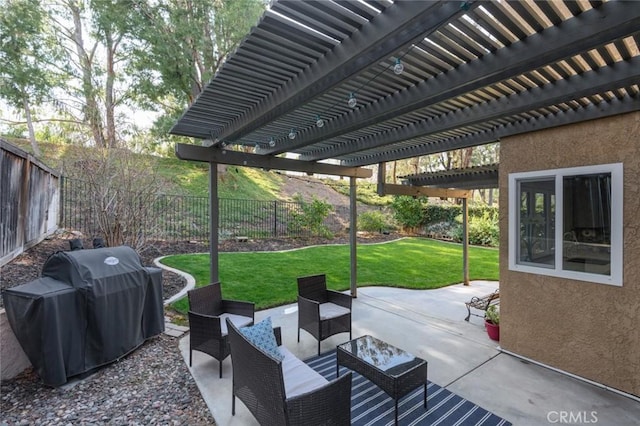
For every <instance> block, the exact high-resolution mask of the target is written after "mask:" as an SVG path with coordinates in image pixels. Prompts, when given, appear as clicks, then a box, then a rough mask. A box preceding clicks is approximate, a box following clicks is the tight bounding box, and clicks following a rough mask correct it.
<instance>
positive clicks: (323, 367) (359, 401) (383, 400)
mask: <svg viewBox="0 0 640 426" xmlns="http://www.w3.org/2000/svg"><path fill="white" fill-rule="evenodd" d="M305 362H306V363H307V364H309V366H310V367H311V368H313V369H314V370H316V371H317V372H318V373H320V374H322V376H324V377H325V378H326V379H327V380H333V379H334V378H335V377H336V351H331V352H327V353H324V354H322V355H320V356H319V357H314V358H311V359H309V360H307V361H305ZM347 371H350V370H348V369H347V368H345V367H340V374H341V375H342V374H344V373H346V372H347ZM427 383H428V385H427V404H428V407H429V408H428V409H425V408H424V394H423V392H424V387H422V386H420V387H419V388H417V389H416V390H415V391H413V392H411V393H410V394H409V395H406V396H405V397H403V398H401V399H400V401H399V402H398V423H399V424H401V425H433V426H436V425H440V426H451V425H460V426H470V425H487V426H489V425H511V423H510V422H508V421H506V420H504V419H502V418H500V417H498V416H496V415H495V414H492V413H490V412H488V411H487V410H485V409H484V408H482V407H479V406H477V405H475V404H474V403H473V402H470V401H467V400H466V399H464V398H462V397H460V396H458V395H456V394H454V393H452V392H450V391H448V390H447V389H444V388H441V387H440V386H438V385H436V384H435V383H432V382H429V381H428V382H427ZM394 413H395V404H394V402H393V400H392V399H391V397H389V396H388V395H387V394H386V393H384V392H383V391H382V390H381V389H380V388H379V387H377V386H376V385H374V384H373V383H372V382H370V381H369V380H368V379H366V378H364V377H362V376H361V375H360V374H358V373H356V372H355V371H354V372H353V376H352V388H351V424H352V425H367V426H374V425H375V426H382V425H393V424H394V415H395V414H394Z"/></svg>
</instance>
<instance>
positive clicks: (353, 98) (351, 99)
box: [347, 92, 358, 108]
mask: <svg viewBox="0 0 640 426" xmlns="http://www.w3.org/2000/svg"><path fill="white" fill-rule="evenodd" d="M347 104H348V105H349V107H351V108H355V107H356V105H358V100H357V99H356V95H354V94H353V92H351V95H349V100H348V101H347Z"/></svg>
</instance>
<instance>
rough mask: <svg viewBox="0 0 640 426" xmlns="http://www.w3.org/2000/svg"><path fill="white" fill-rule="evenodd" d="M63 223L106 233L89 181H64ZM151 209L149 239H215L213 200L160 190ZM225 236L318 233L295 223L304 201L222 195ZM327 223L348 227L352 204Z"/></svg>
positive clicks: (335, 212)
mask: <svg viewBox="0 0 640 426" xmlns="http://www.w3.org/2000/svg"><path fill="white" fill-rule="evenodd" d="M61 190H62V195H61V203H60V204H61V219H60V226H61V227H63V228H69V229H74V230H78V231H80V232H82V233H84V234H85V235H91V236H97V235H100V234H101V232H100V227H99V226H98V221H97V212H96V211H95V206H93V205H91V202H90V201H89V200H90V197H88V195H87V194H88V191H90V190H91V189H90V187H89V185H88V184H87V183H85V182H82V181H79V180H75V179H69V178H64V179H62V185H61ZM142 208H144V209H145V211H146V212H147V219H148V220H147V221H146V223H145V227H144V229H145V231H144V232H145V234H146V235H145V238H146V239H148V240H155V239H158V240H169V241H206V240H208V239H209V221H210V219H209V199H208V197H194V196H182V195H160V196H158V197H155V199H154V202H153V203H152V204H151V205H148V206H143V207H142ZM218 208H219V218H218V233H219V238H221V239H228V238H235V237H248V238H254V239H257V238H276V237H309V236H314V235H313V233H312V232H311V231H309V230H308V229H301V228H299V227H296V226H292V225H293V224H294V220H293V218H294V216H295V215H296V213H298V214H301V212H302V203H297V202H286V201H260V200H241V199H230V198H220V199H219V204H218ZM323 225H324V226H325V228H326V229H328V230H329V231H330V232H332V233H334V234H338V233H341V232H346V230H347V229H348V226H349V206H333V210H332V211H331V213H330V214H329V215H328V217H327V218H326V219H325V220H324V222H323Z"/></svg>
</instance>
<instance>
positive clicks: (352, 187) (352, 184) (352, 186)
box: [349, 176, 358, 298]
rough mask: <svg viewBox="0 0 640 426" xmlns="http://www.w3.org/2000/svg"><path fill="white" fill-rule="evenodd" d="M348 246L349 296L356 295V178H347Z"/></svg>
mask: <svg viewBox="0 0 640 426" xmlns="http://www.w3.org/2000/svg"><path fill="white" fill-rule="evenodd" d="M349 213H350V215H349V247H350V258H351V297H354V298H355V297H358V272H357V271H358V268H357V265H358V261H357V255H356V243H357V235H358V234H357V231H358V223H357V221H358V212H357V209H356V178H355V177H353V176H352V177H350V178H349Z"/></svg>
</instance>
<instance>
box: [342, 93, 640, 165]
mask: <svg viewBox="0 0 640 426" xmlns="http://www.w3.org/2000/svg"><path fill="white" fill-rule="evenodd" d="M633 111H640V97H630V96H625V97H624V98H621V99H618V98H614V99H611V100H609V101H603V102H602V103H601V104H598V105H593V104H589V105H588V106H587V107H582V108H579V109H575V110H568V111H564V112H559V113H556V114H553V115H549V116H546V117H539V118H536V119H528V120H521V121H518V122H514V123H510V124H505V125H500V126H497V127H495V128H494V129H492V130H489V131H484V132H479V133H474V134H468V135H465V136H461V137H456V138H444V139H441V140H439V141H437V142H430V143H421V144H415V145H411V146H403V147H399V148H393V147H390V148H389V149H387V150H385V151H384V152H382V153H376V154H372V155H366V154H365V155H362V156H359V157H357V158H353V159H351V160H347V161H343V162H342V164H343V165H345V166H363V165H368V164H374V163H379V162H384V161H396V160H401V159H404V158H412V157H419V156H421V155H430V154H435V153H438V152H446V151H452V150H455V149H461V148H468V147H471V146H478V145H485V144H488V143H492V142H497V141H499V140H500V138H504V137H508V136H514V135H518V134H522V133H529V132H535V131H539V130H544V129H549V128H552V127H557V126H562V125H565V124H570V123H578V122H582V121H588V120H595V119H598V118H604V117H609V116H612V115H618V114H625V113H628V112H633Z"/></svg>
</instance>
